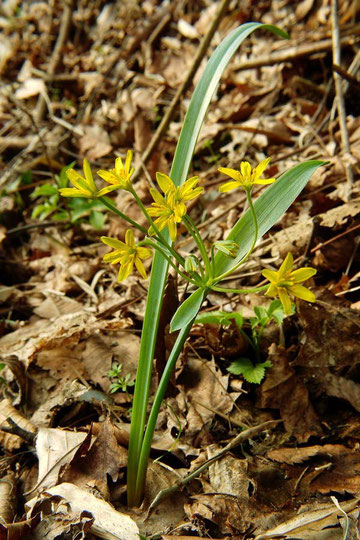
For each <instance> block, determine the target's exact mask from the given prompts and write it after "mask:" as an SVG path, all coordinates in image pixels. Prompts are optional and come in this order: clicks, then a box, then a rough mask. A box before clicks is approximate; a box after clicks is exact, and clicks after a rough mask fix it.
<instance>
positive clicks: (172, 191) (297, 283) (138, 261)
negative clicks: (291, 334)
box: [59, 150, 316, 315]
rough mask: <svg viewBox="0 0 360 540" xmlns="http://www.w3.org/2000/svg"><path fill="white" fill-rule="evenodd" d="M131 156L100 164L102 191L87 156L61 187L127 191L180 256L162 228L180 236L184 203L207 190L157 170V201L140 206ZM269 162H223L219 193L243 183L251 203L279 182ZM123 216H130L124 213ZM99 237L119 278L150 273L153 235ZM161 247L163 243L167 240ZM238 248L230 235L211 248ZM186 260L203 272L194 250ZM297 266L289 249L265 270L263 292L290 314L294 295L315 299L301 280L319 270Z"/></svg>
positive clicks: (94, 193) (232, 252)
mask: <svg viewBox="0 0 360 540" xmlns="http://www.w3.org/2000/svg"><path fill="white" fill-rule="evenodd" d="M132 157H133V153H132V151H131V150H128V152H127V154H126V159H125V164H124V163H123V161H122V159H121V158H120V157H118V158H116V160H115V167H114V168H113V169H110V170H108V171H106V170H102V169H100V170H99V171H98V175H99V176H100V177H101V178H102V179H103V180H105V182H107V183H108V184H110V185H109V186H107V187H105V188H103V189H100V190H98V189H97V187H96V185H95V182H94V179H93V176H92V172H91V169H90V165H89V163H88V161H87V160H86V159H84V162H83V171H84V176H81V174H79V173H78V172H76V171H75V170H74V169H68V170H67V172H66V174H67V177H68V179H69V180H70V181H71V183H72V184H73V186H74V187H72V188H61V189H59V192H60V193H61V195H63V196H64V197H86V198H99V197H102V196H103V195H105V194H107V193H109V192H110V191H113V190H114V189H123V190H125V191H129V192H130V193H132V194H133V196H134V197H135V199H136V200H137V201H138V203H139V204H140V206H141V208H142V210H143V212H144V214H145V216H146V217H147V219H148V221H149V225H150V226H149V229H148V234H149V235H150V236H154V237H155V238H156V239H157V240H158V241H159V242H162V243H163V244H164V242H165V248H166V246H167V247H168V252H171V251H172V253H173V254H175V256H176V252H175V253H174V250H173V248H172V247H171V245H169V244H167V243H166V239H164V238H163V237H162V236H161V231H162V230H163V229H165V227H167V228H168V230H169V234H170V238H171V241H172V242H173V241H174V240H175V239H176V235H177V225H178V224H179V223H180V222H181V221H183V220H184V222H185V224H186V225H187V226H188V225H189V223H190V222H189V220H188V221H187V220H185V219H184V216H185V215H186V212H187V208H186V204H185V203H186V202H188V201H192V200H194V199H196V197H198V196H199V195H201V193H203V191H204V188H203V187H199V186H198V185H197V184H198V182H199V178H198V177H197V176H193V177H192V178H189V179H188V180H186V182H184V184H183V185H182V186H176V185H175V184H174V182H173V180H172V179H171V178H170V177H169V176H168V175H167V174H164V173H160V172H157V173H156V180H157V183H158V185H159V187H160V190H161V191H162V193H160V191H158V190H157V189H155V188H151V189H150V193H151V196H152V198H153V200H154V202H153V203H152V204H151V207H149V208H147V209H146V208H145V207H144V206H143V205H142V203H141V201H140V199H139V198H138V196H137V194H136V192H135V191H134V188H133V185H132V181H131V176H132V174H133V173H134V168H133V167H132V166H131V162H132ZM269 161H270V159H269V158H266V159H264V160H263V161H261V163H259V165H257V166H256V167H254V168H252V167H251V165H250V163H248V162H247V161H242V162H241V163H240V168H239V170H238V171H237V170H235V169H230V168H227V167H220V168H219V171H220V172H222V173H224V174H226V175H227V176H229V177H230V178H231V179H232V180H231V181H230V182H226V183H225V184H222V185H221V186H220V187H219V191H220V192H221V193H226V192H228V191H231V190H233V189H236V188H238V187H241V188H243V189H244V190H245V191H246V193H247V197H248V201H249V204H250V205H252V203H251V197H250V194H251V190H252V187H253V186H254V184H271V183H273V182H275V178H267V179H266V178H262V175H263V173H264V171H265V169H266V167H267V166H268V164H269ZM122 216H123V217H125V218H126V216H124V215H122ZM152 218H155V220H154V221H153V220H152ZM126 219H128V220H129V221H130V222H131V223H132V224H133V225H137V224H136V223H135V222H133V221H131V220H130V218H126ZM254 220H255V221H256V214H254ZM138 228H140V230H141V231H143V232H146V229H143V228H142V227H141V226H138ZM190 230H191V229H190ZM101 240H102V241H103V242H104V244H106V245H107V246H109V247H111V248H113V251H111V252H110V253H107V254H106V255H105V256H104V261H105V262H107V263H111V264H117V263H120V269H119V274H118V280H119V281H123V280H124V279H126V278H127V277H128V276H129V275H130V274H131V272H132V271H133V269H134V266H135V268H136V269H137V271H138V272H139V274H140V275H141V277H142V278H144V279H145V278H146V277H147V276H146V271H145V268H144V264H143V261H144V260H146V259H148V258H149V257H151V254H152V251H151V249H149V247H145V246H146V245H148V246H150V247H151V248H152V247H155V248H156V247H157V244H154V243H152V242H151V240H150V239H145V240H143V241H142V242H140V243H136V242H135V239H134V234H133V232H132V230H131V229H128V230H127V231H126V234H125V242H122V241H120V240H117V239H116V238H110V237H108V236H102V237H101ZM162 247H164V245H163V246H162ZM198 247H199V246H198ZM159 248H160V246H158V249H159ZM238 248H239V246H238V245H237V244H236V243H234V242H231V241H229V240H222V241H217V242H215V244H214V245H213V247H212V254H214V249H218V250H220V251H222V252H223V253H224V254H225V255H227V256H229V257H236V255H237V253H238ZM169 250H170V251H169ZM200 251H201V249H200ZM163 253H164V252H163ZM182 264H185V266H184V268H185V272H187V273H188V275H190V276H191V275H194V274H196V273H198V271H199V272H200V274H203V271H202V269H201V263H200V261H199V259H197V257H195V256H193V255H190V256H189V257H187V258H186V259H185V263H184V262H183V263H182ZM293 265H294V261H293V257H292V255H291V253H288V255H287V256H286V258H285V260H284V262H283V263H282V265H281V266H280V268H279V270H278V271H277V272H275V271H274V270H269V269H266V270H263V272H262V274H263V276H264V277H265V278H266V279H268V280H269V281H270V285H269V287H268V289H267V291H266V293H265V294H266V295H267V296H271V297H275V296H278V297H279V298H280V301H281V303H282V305H283V308H284V312H285V314H286V315H288V314H290V312H291V299H290V296H295V297H297V298H302V299H303V300H307V301H308V302H314V301H315V295H314V293H313V292H311V291H310V290H309V289H307V288H306V287H304V286H303V285H301V283H302V282H304V281H306V280H307V279H309V278H310V277H312V276H313V275H314V274H315V273H316V270H315V269H314V268H309V267H305V268H299V269H298V270H293ZM203 275H204V274H203Z"/></svg>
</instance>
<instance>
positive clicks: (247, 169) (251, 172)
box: [219, 158, 276, 193]
mask: <svg viewBox="0 0 360 540" xmlns="http://www.w3.org/2000/svg"><path fill="white" fill-rule="evenodd" d="M269 161H270V158H266V159H264V160H263V161H261V163H259V165H258V166H257V167H255V168H254V169H252V168H251V165H250V163H249V162H248V161H242V162H241V163H240V171H236V170H235V169H229V168H227V167H219V171H220V172H222V173H224V174H226V175H227V176H230V178H233V181H232V182H226V184H222V185H221V186H220V187H219V191H220V192H221V193H226V192H227V191H231V190H232V189H236V188H238V187H242V188H244V189H245V190H246V191H248V190H250V189H251V188H252V186H253V185H254V184H272V183H273V182H275V180H276V178H266V179H265V178H260V177H261V175H262V173H263V172H264V170H265V169H266V167H267V166H268V165H269Z"/></svg>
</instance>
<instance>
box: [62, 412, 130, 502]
mask: <svg viewBox="0 0 360 540" xmlns="http://www.w3.org/2000/svg"><path fill="white" fill-rule="evenodd" d="M126 464H127V450H126V449H125V448H123V447H121V446H119V444H118V442H117V440H116V436H115V430H114V426H113V425H112V423H111V421H110V419H109V418H107V419H106V420H105V421H104V422H103V423H102V424H101V425H100V429H99V433H98V435H97V437H96V439H95V441H94V442H93V444H92V445H91V447H90V449H88V450H86V448H85V447H84V446H82V447H80V449H79V451H78V452H77V453H76V455H75V457H74V459H73V460H72V462H71V463H70V465H69V466H68V467H67V468H66V470H65V471H64V473H63V474H62V477H61V481H62V482H71V483H72V484H75V485H77V486H78V487H81V488H85V487H87V488H88V487H89V486H91V487H93V488H95V489H96V490H97V491H99V492H100V493H101V494H102V496H103V497H104V499H105V500H109V489H108V485H107V476H108V475H109V476H110V477H111V479H112V480H113V482H116V481H117V479H118V476H119V472H120V469H121V468H122V467H125V466H126Z"/></svg>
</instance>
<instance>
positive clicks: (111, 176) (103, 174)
mask: <svg viewBox="0 0 360 540" xmlns="http://www.w3.org/2000/svg"><path fill="white" fill-rule="evenodd" d="M97 174H98V175H99V176H100V178H102V179H103V180H105V182H109V184H118V183H119V178H118V177H117V176H116V174H115V173H113V172H112V171H104V170H103V169H100V170H98V171H97Z"/></svg>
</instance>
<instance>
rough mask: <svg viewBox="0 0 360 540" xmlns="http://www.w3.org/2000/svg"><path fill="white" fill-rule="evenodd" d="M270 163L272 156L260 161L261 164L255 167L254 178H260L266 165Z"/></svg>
mask: <svg viewBox="0 0 360 540" xmlns="http://www.w3.org/2000/svg"><path fill="white" fill-rule="evenodd" d="M269 163H270V158H265V159H263V160H262V161H260V163H259V165H257V166H256V167H255V169H254V178H255V179H256V180H257V179H258V178H260V176H261V175H262V173H263V172H264V171H265V169H266V167H267V166H268V165H269Z"/></svg>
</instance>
